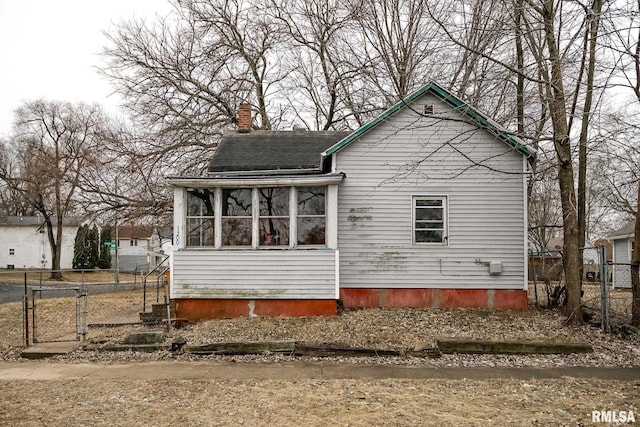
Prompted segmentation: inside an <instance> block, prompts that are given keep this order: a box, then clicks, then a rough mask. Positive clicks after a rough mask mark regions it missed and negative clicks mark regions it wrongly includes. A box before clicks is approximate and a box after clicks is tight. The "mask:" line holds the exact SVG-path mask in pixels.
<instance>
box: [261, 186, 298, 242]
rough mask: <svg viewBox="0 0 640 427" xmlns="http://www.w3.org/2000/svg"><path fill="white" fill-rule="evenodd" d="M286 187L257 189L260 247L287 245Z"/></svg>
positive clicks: (288, 192)
mask: <svg viewBox="0 0 640 427" xmlns="http://www.w3.org/2000/svg"><path fill="white" fill-rule="evenodd" d="M289 194H290V190H289V188H288V187H275V188H258V200H259V203H260V210H259V215H260V220H259V227H260V230H259V236H260V242H259V244H260V246H288V245H289Z"/></svg>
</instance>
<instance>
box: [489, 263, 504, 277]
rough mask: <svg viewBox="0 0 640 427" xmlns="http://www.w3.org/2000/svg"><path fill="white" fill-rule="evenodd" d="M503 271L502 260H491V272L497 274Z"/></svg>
mask: <svg viewBox="0 0 640 427" xmlns="http://www.w3.org/2000/svg"><path fill="white" fill-rule="evenodd" d="M501 273H502V261H491V262H490V263H489V274H491V275H497V274H501Z"/></svg>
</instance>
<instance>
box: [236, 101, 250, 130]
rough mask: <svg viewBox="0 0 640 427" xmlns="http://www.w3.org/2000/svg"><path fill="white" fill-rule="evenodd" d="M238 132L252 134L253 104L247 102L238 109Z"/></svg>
mask: <svg viewBox="0 0 640 427" xmlns="http://www.w3.org/2000/svg"><path fill="white" fill-rule="evenodd" d="M238 132H240V133H248V132H251V104H249V103H247V102H243V103H241V104H240V106H239V107H238Z"/></svg>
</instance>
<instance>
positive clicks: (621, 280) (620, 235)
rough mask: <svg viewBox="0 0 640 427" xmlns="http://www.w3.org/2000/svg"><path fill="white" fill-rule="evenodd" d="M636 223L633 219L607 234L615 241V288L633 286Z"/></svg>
mask: <svg viewBox="0 0 640 427" xmlns="http://www.w3.org/2000/svg"><path fill="white" fill-rule="evenodd" d="M635 224H636V222H635V221H631V222H629V223H628V224H626V225H625V226H624V227H622V228H621V229H619V230H617V231H614V232H613V233H611V234H610V235H609V236H607V239H609V240H611V242H613V277H612V284H613V287H614V288H630V287H631V256H632V255H633V245H634V227H635Z"/></svg>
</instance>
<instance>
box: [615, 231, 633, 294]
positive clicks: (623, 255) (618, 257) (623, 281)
mask: <svg viewBox="0 0 640 427" xmlns="http://www.w3.org/2000/svg"><path fill="white" fill-rule="evenodd" d="M613 263H614V265H613V278H612V279H613V287H614V288H630V287H631V266H630V265H625V264H630V263H631V239H630V238H624V239H615V240H613ZM618 264H620V265H618Z"/></svg>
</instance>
